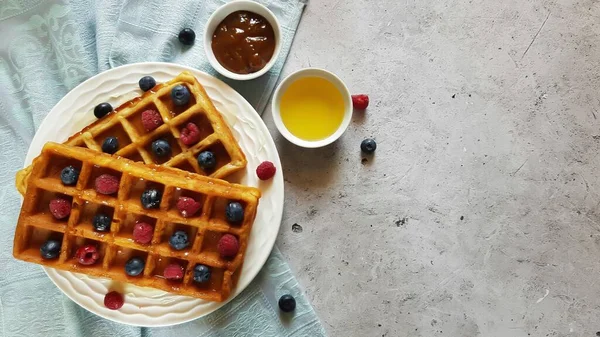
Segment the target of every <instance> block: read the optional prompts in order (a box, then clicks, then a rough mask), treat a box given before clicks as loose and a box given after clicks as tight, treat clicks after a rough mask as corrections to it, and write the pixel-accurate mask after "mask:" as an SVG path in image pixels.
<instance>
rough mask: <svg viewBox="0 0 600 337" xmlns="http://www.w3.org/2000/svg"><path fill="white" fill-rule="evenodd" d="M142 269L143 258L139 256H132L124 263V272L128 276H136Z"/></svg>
mask: <svg viewBox="0 0 600 337" xmlns="http://www.w3.org/2000/svg"><path fill="white" fill-rule="evenodd" d="M143 271H144V260H142V259H140V258H139V257H132V258H131V259H129V261H127V263H125V272H126V273H127V275H129V276H138V275H139V274H141V273H142V272H143Z"/></svg>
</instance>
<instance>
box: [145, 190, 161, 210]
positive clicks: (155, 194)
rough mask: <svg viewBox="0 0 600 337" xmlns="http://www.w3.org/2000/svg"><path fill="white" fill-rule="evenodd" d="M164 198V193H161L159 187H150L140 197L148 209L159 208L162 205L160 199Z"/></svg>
mask: <svg viewBox="0 0 600 337" xmlns="http://www.w3.org/2000/svg"><path fill="white" fill-rule="evenodd" d="M161 198H162V193H160V191H159V190H157V189H153V188H151V189H148V190H145V191H144V192H143V193H142V196H141V197H140V199H141V201H142V206H143V207H144V208H146V209H149V208H158V206H160V199H161Z"/></svg>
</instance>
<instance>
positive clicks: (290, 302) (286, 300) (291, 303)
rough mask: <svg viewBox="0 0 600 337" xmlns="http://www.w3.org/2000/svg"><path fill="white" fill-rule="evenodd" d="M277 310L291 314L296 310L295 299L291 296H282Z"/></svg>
mask: <svg viewBox="0 0 600 337" xmlns="http://www.w3.org/2000/svg"><path fill="white" fill-rule="evenodd" d="M279 309H281V311H283V312H292V311H294V309H296V299H295V298H294V296H292V295H283V296H281V297H280V298H279Z"/></svg>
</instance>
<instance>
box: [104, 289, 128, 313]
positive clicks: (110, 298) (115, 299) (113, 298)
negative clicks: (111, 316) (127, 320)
mask: <svg viewBox="0 0 600 337" xmlns="http://www.w3.org/2000/svg"><path fill="white" fill-rule="evenodd" d="M123 302H124V301H123V295H121V294H120V293H118V292H116V291H111V292H109V293H108V294H106V295H104V306H105V307H107V308H109V309H110V310H118V309H120V308H121V307H122V306H123Z"/></svg>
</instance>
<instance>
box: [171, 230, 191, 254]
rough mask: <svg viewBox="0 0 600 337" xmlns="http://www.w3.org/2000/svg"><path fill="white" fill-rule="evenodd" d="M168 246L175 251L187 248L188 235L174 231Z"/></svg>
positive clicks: (188, 243)
mask: <svg viewBox="0 0 600 337" xmlns="http://www.w3.org/2000/svg"><path fill="white" fill-rule="evenodd" d="M169 244H170V245H171V247H173V249H175V250H182V249H185V248H186V247H187V246H189V245H190V242H189V241H188V235H187V233H186V232H184V231H175V233H173V235H171V238H170V239H169Z"/></svg>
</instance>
